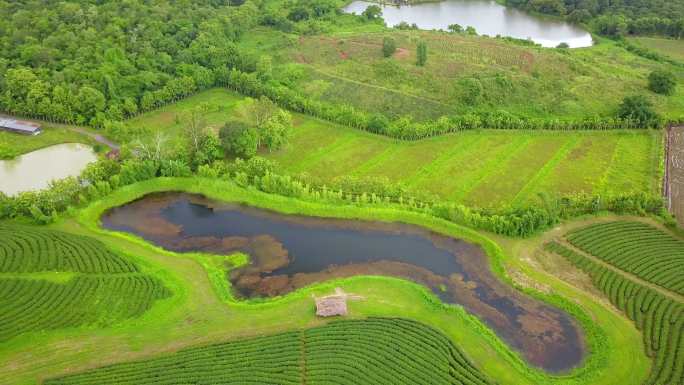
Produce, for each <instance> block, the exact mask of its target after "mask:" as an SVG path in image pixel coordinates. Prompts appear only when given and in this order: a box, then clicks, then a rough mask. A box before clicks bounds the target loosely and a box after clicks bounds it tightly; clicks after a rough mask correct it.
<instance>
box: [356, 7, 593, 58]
mask: <svg viewBox="0 0 684 385" xmlns="http://www.w3.org/2000/svg"><path fill="white" fill-rule="evenodd" d="M371 4H373V3H369V2H366V1H353V2H352V3H350V4H349V5H347V6H346V7H345V8H344V11H345V12H348V13H356V14H361V13H362V12H363V11H364V10H366V8H367V7H368V6H369V5H371ZM382 16H383V18H384V19H385V22H386V24H387V25H388V26H395V25H397V24H399V23H400V22H402V21H405V22H407V23H409V24H414V23H415V24H416V25H417V26H418V27H419V28H421V29H428V30H430V29H443V30H445V31H446V30H447V29H448V28H449V25H451V24H459V25H461V26H462V27H463V28H466V27H467V26H471V27H473V28H475V30H476V31H477V33H478V34H479V35H489V36H496V35H501V36H510V37H514V38H518V39H531V40H532V41H534V42H535V43H538V44H541V45H542V46H544V47H556V46H558V44H560V43H567V44H568V45H569V46H570V47H571V48H577V47H588V46H591V45H592V43H593V41H592V38H591V34H589V33H588V32H587V31H585V30H583V29H581V28H580V27H578V26H575V25H573V24H570V23H567V22H564V21H559V20H554V19H549V18H545V17H541V16H533V15H530V14H527V13H525V12H523V11H521V10H518V9H515V8H510V7H505V6H503V5H501V4H499V3H497V2H495V1H493V0H445V1H441V2H430V3H420V4H414V5H402V6H395V5H383V6H382Z"/></svg>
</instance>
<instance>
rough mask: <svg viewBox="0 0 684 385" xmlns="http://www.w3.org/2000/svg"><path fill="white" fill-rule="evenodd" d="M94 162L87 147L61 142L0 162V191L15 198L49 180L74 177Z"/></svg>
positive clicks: (90, 149) (94, 159) (94, 156)
mask: <svg viewBox="0 0 684 385" xmlns="http://www.w3.org/2000/svg"><path fill="white" fill-rule="evenodd" d="M96 160H97V156H96V155H95V153H94V152H93V150H92V148H91V147H90V146H87V145H85V144H80V143H64V144H57V145H54V146H50V147H45V148H42V149H40V150H36V151H33V152H29V153H27V154H24V155H21V156H18V157H16V158H14V159H10V160H2V161H0V191H2V192H3V193H5V194H7V195H15V194H17V193H20V192H22V191H29V190H40V189H44V188H46V187H48V185H49V184H50V181H52V180H55V179H63V178H66V177H69V176H77V175H79V174H80V173H81V171H83V169H84V168H85V166H86V165H87V164H88V163H90V162H94V161H96Z"/></svg>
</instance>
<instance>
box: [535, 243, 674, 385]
mask: <svg viewBox="0 0 684 385" xmlns="http://www.w3.org/2000/svg"><path fill="white" fill-rule="evenodd" d="M546 249H547V250H548V251H551V252H554V253H556V254H559V255H561V256H563V257H565V258H566V259H567V260H569V261H570V262H571V263H572V264H573V265H575V266H576V267H578V268H580V269H581V270H583V271H585V272H586V273H588V274H589V275H590V277H591V279H592V281H593V283H594V285H595V286H596V287H597V288H598V289H599V290H601V291H602V292H603V293H604V294H605V295H606V296H607V297H608V298H609V299H610V302H611V303H612V304H613V305H615V306H616V307H618V308H619V309H620V310H621V311H623V312H624V313H625V315H627V317H629V319H630V320H632V321H633V322H634V323H635V325H636V327H637V328H638V329H639V330H640V331H641V332H642V333H643V337H644V349H645V351H646V354H647V355H648V356H649V357H651V358H652V359H653V367H652V369H651V374H650V376H649V378H648V380H647V381H646V382H645V383H644V385H682V384H684V303H681V302H679V301H676V300H675V299H674V298H672V297H670V296H666V295H663V294H662V293H660V292H658V291H657V290H654V289H652V288H649V287H647V286H644V285H642V284H639V283H637V282H636V281H633V280H631V279H629V278H627V277H625V276H624V275H623V274H620V273H618V272H615V271H613V270H612V269H609V268H607V267H605V266H603V265H601V264H598V263H596V262H594V261H593V260H591V259H589V258H586V257H585V256H583V255H581V254H580V253H577V252H575V251H573V250H571V249H569V248H567V247H565V246H563V245H561V244H559V243H556V242H551V243H549V244H547V245H546Z"/></svg>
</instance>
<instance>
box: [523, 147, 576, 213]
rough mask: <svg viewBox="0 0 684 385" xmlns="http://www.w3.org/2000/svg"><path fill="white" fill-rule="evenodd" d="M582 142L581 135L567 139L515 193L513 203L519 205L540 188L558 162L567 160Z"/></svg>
mask: <svg viewBox="0 0 684 385" xmlns="http://www.w3.org/2000/svg"><path fill="white" fill-rule="evenodd" d="M579 142H580V137H579V136H574V137H572V138H570V139H569V140H568V141H566V142H565V143H564V144H563V146H561V148H559V149H558V151H556V153H555V154H554V155H553V158H551V159H550V160H549V161H548V162H546V164H545V165H544V167H542V168H541V169H539V171H537V173H536V174H535V175H534V176H533V177H532V179H530V180H529V182H527V184H525V186H523V188H522V189H520V191H518V193H517V194H516V195H515V197H514V198H513V201H512V202H513V203H512V204H513V205H517V204H520V203H522V202H523V201H525V200H527V199H528V198H529V196H530V194H532V193H534V192H535V191H537V190H538V188H539V185H540V184H541V183H542V182H543V181H544V180H545V179H546V177H547V176H548V175H549V174H550V173H551V172H552V171H553V170H555V169H556V167H557V166H558V164H560V162H561V161H563V160H565V158H566V157H567V156H568V154H570V152H571V151H572V150H574V149H575V147H577V145H578V144H579Z"/></svg>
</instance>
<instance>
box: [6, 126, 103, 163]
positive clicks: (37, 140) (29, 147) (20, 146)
mask: <svg viewBox="0 0 684 385" xmlns="http://www.w3.org/2000/svg"><path fill="white" fill-rule="evenodd" d="M42 130H43V132H42V133H41V134H40V135H36V136H30V135H29V136H27V135H21V134H15V133H13V132H7V131H2V130H0V159H11V158H14V157H16V156H18V155H21V154H25V153H27V152H31V151H35V150H38V149H41V148H43V147H48V146H52V145H54V144H60V143H84V144H93V141H92V140H91V139H90V138H88V137H87V136H85V135H82V134H79V133H77V132H73V131H71V130H67V129H66V128H63V127H49V126H48V127H43V128H42Z"/></svg>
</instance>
